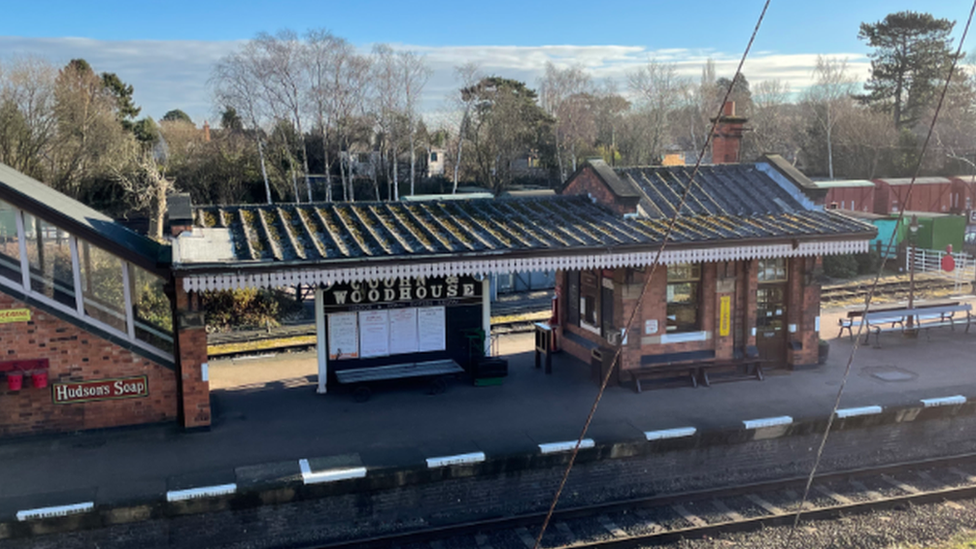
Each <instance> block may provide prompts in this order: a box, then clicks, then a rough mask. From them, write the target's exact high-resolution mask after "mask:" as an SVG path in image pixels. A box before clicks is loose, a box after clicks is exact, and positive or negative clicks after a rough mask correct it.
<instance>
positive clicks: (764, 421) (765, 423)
mask: <svg viewBox="0 0 976 549" xmlns="http://www.w3.org/2000/svg"><path fill="white" fill-rule="evenodd" d="M790 423H793V418H791V417H790V416H776V417H764V418H761V419H746V420H743V421H742V424H743V425H745V428H746V429H759V428H761V427H775V426H777V425H789V424H790Z"/></svg>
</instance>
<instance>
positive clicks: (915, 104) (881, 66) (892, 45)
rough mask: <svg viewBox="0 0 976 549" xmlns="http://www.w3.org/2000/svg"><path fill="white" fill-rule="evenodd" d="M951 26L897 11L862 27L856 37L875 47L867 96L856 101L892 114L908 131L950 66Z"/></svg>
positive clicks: (924, 14) (951, 22) (948, 22)
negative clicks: (861, 101)
mask: <svg viewBox="0 0 976 549" xmlns="http://www.w3.org/2000/svg"><path fill="white" fill-rule="evenodd" d="M954 25H955V22H953V21H949V20H948V19H936V18H934V17H933V16H932V15H931V14H928V13H916V12H913V11H901V12H898V13H892V14H889V15H888V16H887V17H885V18H884V20H882V21H879V22H877V23H861V31H860V32H859V33H858V38H860V39H861V40H866V41H867V43H868V45H869V46H871V47H872V48H874V52H872V53H871V54H870V55H869V57H870V58H871V79H870V80H869V81H868V83H867V84H866V85H865V88H866V89H867V90H868V93H867V94H866V95H864V96H862V97H861V100H863V101H865V102H866V103H868V104H871V105H873V106H876V107H878V108H880V109H882V110H883V111H884V112H889V113H891V116H892V119H893V120H894V123H895V126H896V127H897V128H898V129H902V128H911V127H912V126H914V124H915V123H916V122H918V120H919V118H920V117H921V115H922V113H923V111H924V110H925V108H926V107H927V106H929V103H930V102H931V101H932V99H933V96H934V95H935V93H936V90H938V83H939V81H940V80H944V79H945V75H946V74H947V73H948V70H949V65H950V63H951V62H952V56H953V54H952V49H951V48H952V39H951V38H949V33H950V32H952V27H953V26H954Z"/></svg>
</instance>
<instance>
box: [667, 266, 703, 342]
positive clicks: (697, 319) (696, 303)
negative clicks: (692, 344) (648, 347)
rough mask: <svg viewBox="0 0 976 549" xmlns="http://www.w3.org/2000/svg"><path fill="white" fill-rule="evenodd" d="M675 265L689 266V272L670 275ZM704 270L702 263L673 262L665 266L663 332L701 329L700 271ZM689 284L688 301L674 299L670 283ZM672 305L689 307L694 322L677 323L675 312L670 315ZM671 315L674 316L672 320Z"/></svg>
mask: <svg viewBox="0 0 976 549" xmlns="http://www.w3.org/2000/svg"><path fill="white" fill-rule="evenodd" d="M676 267H690V269H691V270H690V273H689V274H688V275H687V276H678V274H677V273H675V275H674V276H672V270H673V269H674V268H676ZM703 270H704V264H702V263H673V264H671V265H668V266H667V270H666V275H665V314H664V334H665V335H673V334H690V333H695V332H700V331H701V330H702V315H701V314H700V309H701V303H702V296H701V293H702V271H703ZM684 284H689V285H691V286H692V290H691V291H690V292H688V295H689V297H690V299H689V301H687V302H685V301H674V298H673V296H674V294H675V292H673V291H672V290H671V287H672V285H674V286H677V285H684ZM672 307H676V308H680V309H681V310H686V309H690V310H692V311H694V323H685V322H682V323H680V324H679V322H678V320H677V314H674V315H672ZM672 316H674V317H675V318H674V319H673V320H672V318H671V317H672Z"/></svg>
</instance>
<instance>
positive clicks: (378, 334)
mask: <svg viewBox="0 0 976 549" xmlns="http://www.w3.org/2000/svg"><path fill="white" fill-rule="evenodd" d="M388 354H390V312H389V311H362V312H360V313H359V357H360V358H370V357H374V356H387V355H388Z"/></svg>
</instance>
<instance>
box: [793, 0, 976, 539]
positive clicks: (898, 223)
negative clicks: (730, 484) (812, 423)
mask: <svg viewBox="0 0 976 549" xmlns="http://www.w3.org/2000/svg"><path fill="white" fill-rule="evenodd" d="M974 12H976V0H974V2H973V5H972V7H971V8H970V10H969V18H968V19H967V20H966V26H965V28H964V29H963V31H962V37H960V39H959V47H958V49H957V50H956V54H955V55H954V56H953V58H952V63H951V64H950V66H949V73H948V75H946V80H945V85H944V86H943V87H942V93H941V94H940V95H939V102H938V104H937V105H936V107H935V112H934V113H933V115H932V121H931V122H930V123H929V128H928V133H927V134H926V136H925V142H924V143H922V149H921V151H920V152H919V155H918V161H917V162H916V163H915V170H914V172H913V173H912V180H911V182H909V184H908V192H907V193H906V194H905V200H903V201H902V204H901V207H900V208H899V210H898V219H897V220H896V221H895V229H894V231H892V233H891V237H890V238H889V239H888V246H887V248H886V249H887V250H890V249H891V247H892V245H893V244H894V240H895V236H896V235H897V234H898V228H899V227H900V226H901V224H902V222H903V221H904V218H905V211H906V209H907V208H908V205H909V204H910V203H911V198H912V192H913V191H914V189H915V180H916V179H917V178H918V173H919V171H921V169H922V161H923V159H924V158H925V152H926V150H927V149H928V146H929V141H930V140H931V139H932V134H933V133H934V132H935V124H936V122H937V121H938V119H939V113H940V112H941V111H942V104H943V102H944V101H945V97H946V95H947V94H948V92H949V85H950V84H951V83H952V75H953V73H954V72H955V70H956V64H957V62H958V60H959V59H961V58H962V47H963V44H964V43H965V42H966V35H967V34H968V33H969V26H970V24H971V23H972V21H973V13H974ZM912 253H914V250H912ZM887 259H888V257H887V254H883V255H882V258H881V266H880V267H879V268H878V274H877V275H876V276H875V277H874V282H872V284H871V286H870V289H869V290H868V294H867V296H866V297H865V298H864V309H862V311H861V321H860V322H859V323H858V327H857V334H856V335H855V336H854V345H853V346H852V347H851V353H850V356H849V357H848V359H847V365H846V366H845V368H844V376H843V378H842V379H841V383H840V387H839V388H838V389H837V397H836V398H835V399H834V407H833V409H832V410H831V412H830V416H829V417H828V418H827V426H826V427H825V428H824V433H823V436H822V437H821V439H820V445H819V446H818V447H817V453H816V456H815V457H814V461H813V466H812V467H811V469H810V474H809V475H808V476H807V481H806V486H805V487H804V489H803V497H802V498H801V499H800V502H799V504H798V505H797V508H796V514H795V515H794V517H793V526H792V527H791V528H790V534H789V536H787V539H786V543H785V547H792V546H793V545H792V541H793V537H794V535H795V533H796V529H797V526H798V525H799V523H800V516H801V515H802V514H803V507H804V505H805V504H806V502H807V499H808V498H809V497H810V488H811V486H812V485H813V479H814V477H815V476H816V474H817V469H818V468H819V467H820V461H821V459H822V458H823V451H824V448H825V447H826V445H827V439H828V438H829V436H830V431H831V428H832V427H833V424H834V419H835V418H836V417H837V410H838V409H839V408H840V403H841V399H842V398H843V396H844V389H845V387H846V386H847V380H848V378H849V377H850V374H851V367H852V365H853V364H854V357H855V355H856V354H857V350H858V349H859V348H860V346H861V334H862V333H863V331H864V327H865V325H866V324H867V314H868V311H869V310H870V308H871V300H872V299H873V298H874V292H875V290H876V289H877V287H878V281H879V280H880V279H881V275H882V273H883V272H884V267H885V263H886V262H887ZM868 336H869V337H870V333H869V334H868Z"/></svg>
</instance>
